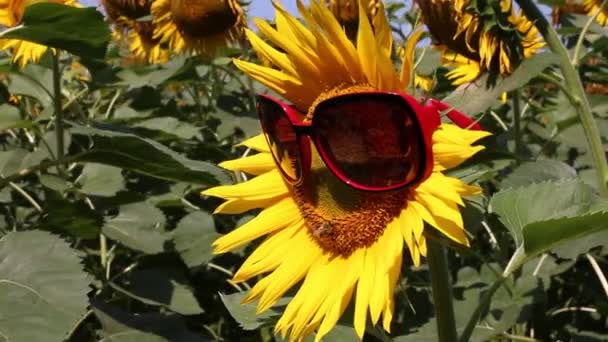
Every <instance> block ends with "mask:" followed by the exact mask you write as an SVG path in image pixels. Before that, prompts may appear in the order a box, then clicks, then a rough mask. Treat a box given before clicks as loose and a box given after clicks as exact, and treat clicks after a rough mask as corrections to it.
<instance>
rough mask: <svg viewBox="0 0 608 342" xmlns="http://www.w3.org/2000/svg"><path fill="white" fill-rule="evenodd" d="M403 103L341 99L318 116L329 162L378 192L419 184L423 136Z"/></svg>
mask: <svg viewBox="0 0 608 342" xmlns="http://www.w3.org/2000/svg"><path fill="white" fill-rule="evenodd" d="M414 120H415V119H414V118H413V113H412V112H411V109H410V108H409V106H408V105H407V104H406V103H404V102H403V100H401V99H400V98H396V97H395V98H392V97H388V98H387V97H381V98H380V97H376V96H374V95H369V96H360V95H358V96H357V97H348V96H346V97H341V98H337V99H336V100H335V101H331V100H330V101H328V102H327V103H324V104H323V106H320V107H319V109H318V110H317V111H316V112H315V117H314V121H315V122H314V126H315V133H316V134H317V138H318V141H319V143H320V145H321V147H322V149H323V150H324V151H325V154H326V156H327V159H329V160H328V161H327V162H328V163H331V164H332V165H333V167H334V168H335V169H336V170H337V171H338V172H339V173H341V174H343V175H344V176H345V177H346V178H348V179H350V180H351V181H353V182H355V183H357V184H360V185H363V186H367V187H373V188H383V187H390V186H394V185H398V184H403V183H408V182H411V181H413V180H414V179H416V177H417V176H418V175H419V173H420V172H421V168H422V165H423V162H424V161H423V159H422V158H423V154H422V152H423V151H422V150H421V147H422V143H421V140H420V139H422V135H421V132H420V130H419V127H418V124H417V122H415V121H414Z"/></svg>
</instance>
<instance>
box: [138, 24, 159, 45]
mask: <svg viewBox="0 0 608 342" xmlns="http://www.w3.org/2000/svg"><path fill="white" fill-rule="evenodd" d="M135 31H136V32H137V34H138V35H139V38H140V39H141V41H142V42H143V43H144V44H146V45H148V46H153V45H156V44H158V43H160V40H159V39H155V38H154V25H153V24H152V23H151V22H149V21H142V22H137V23H136V24H135Z"/></svg>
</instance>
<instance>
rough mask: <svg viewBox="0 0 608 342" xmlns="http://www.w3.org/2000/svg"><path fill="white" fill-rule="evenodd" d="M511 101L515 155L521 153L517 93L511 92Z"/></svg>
mask: <svg viewBox="0 0 608 342" xmlns="http://www.w3.org/2000/svg"><path fill="white" fill-rule="evenodd" d="M511 98H512V101H513V138H514V139H515V154H519V153H520V152H521V107H520V105H519V91H518V90H513V91H512V92H511Z"/></svg>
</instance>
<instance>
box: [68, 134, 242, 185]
mask: <svg viewBox="0 0 608 342" xmlns="http://www.w3.org/2000/svg"><path fill="white" fill-rule="evenodd" d="M71 132H72V134H74V135H78V136H85V137H90V138H91V139H92V140H93V148H92V149H90V150H89V151H87V152H85V153H84V154H83V155H82V156H81V157H80V158H79V160H80V161H86V162H94V163H101V164H106V165H112V166H116V167H119V168H123V169H128V170H131V171H135V172H138V173H141V174H144V175H148V176H151V177H155V178H161V179H167V180H173V181H181V182H188V183H196V184H204V185H217V184H227V183H230V181H231V180H230V176H229V175H228V173H227V172H225V171H224V170H222V169H221V168H219V167H217V166H216V165H214V164H211V163H208V162H203V161H198V160H192V159H188V158H186V157H184V156H182V155H180V154H178V153H176V152H175V151H173V150H171V149H169V148H168V147H166V146H164V145H162V144H160V143H158V142H156V141H154V140H150V139H145V138H142V137H139V136H137V135H134V134H130V133H122V132H116V131H110V130H102V129H97V128H90V127H83V126H75V127H72V130H71Z"/></svg>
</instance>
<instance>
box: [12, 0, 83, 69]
mask: <svg viewBox="0 0 608 342" xmlns="http://www.w3.org/2000/svg"><path fill="white" fill-rule="evenodd" d="M39 2H55V3H60V4H64V5H69V6H76V5H77V1H76V0H52V1H43V0H25V1H24V0H0V25H2V26H5V27H7V28H10V27H15V26H17V25H19V24H21V19H22V18H23V13H25V8H26V7H27V6H29V5H32V4H36V3H39ZM47 49H48V48H47V47H46V46H44V45H40V44H36V43H32V42H27V41H24V40H18V39H0V50H10V51H11V53H12V55H13V63H18V64H19V67H21V68H22V67H24V66H25V65H26V64H27V63H29V62H34V63H36V62H38V61H39V60H40V57H42V55H43V54H44V53H45V52H46V51H47Z"/></svg>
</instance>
